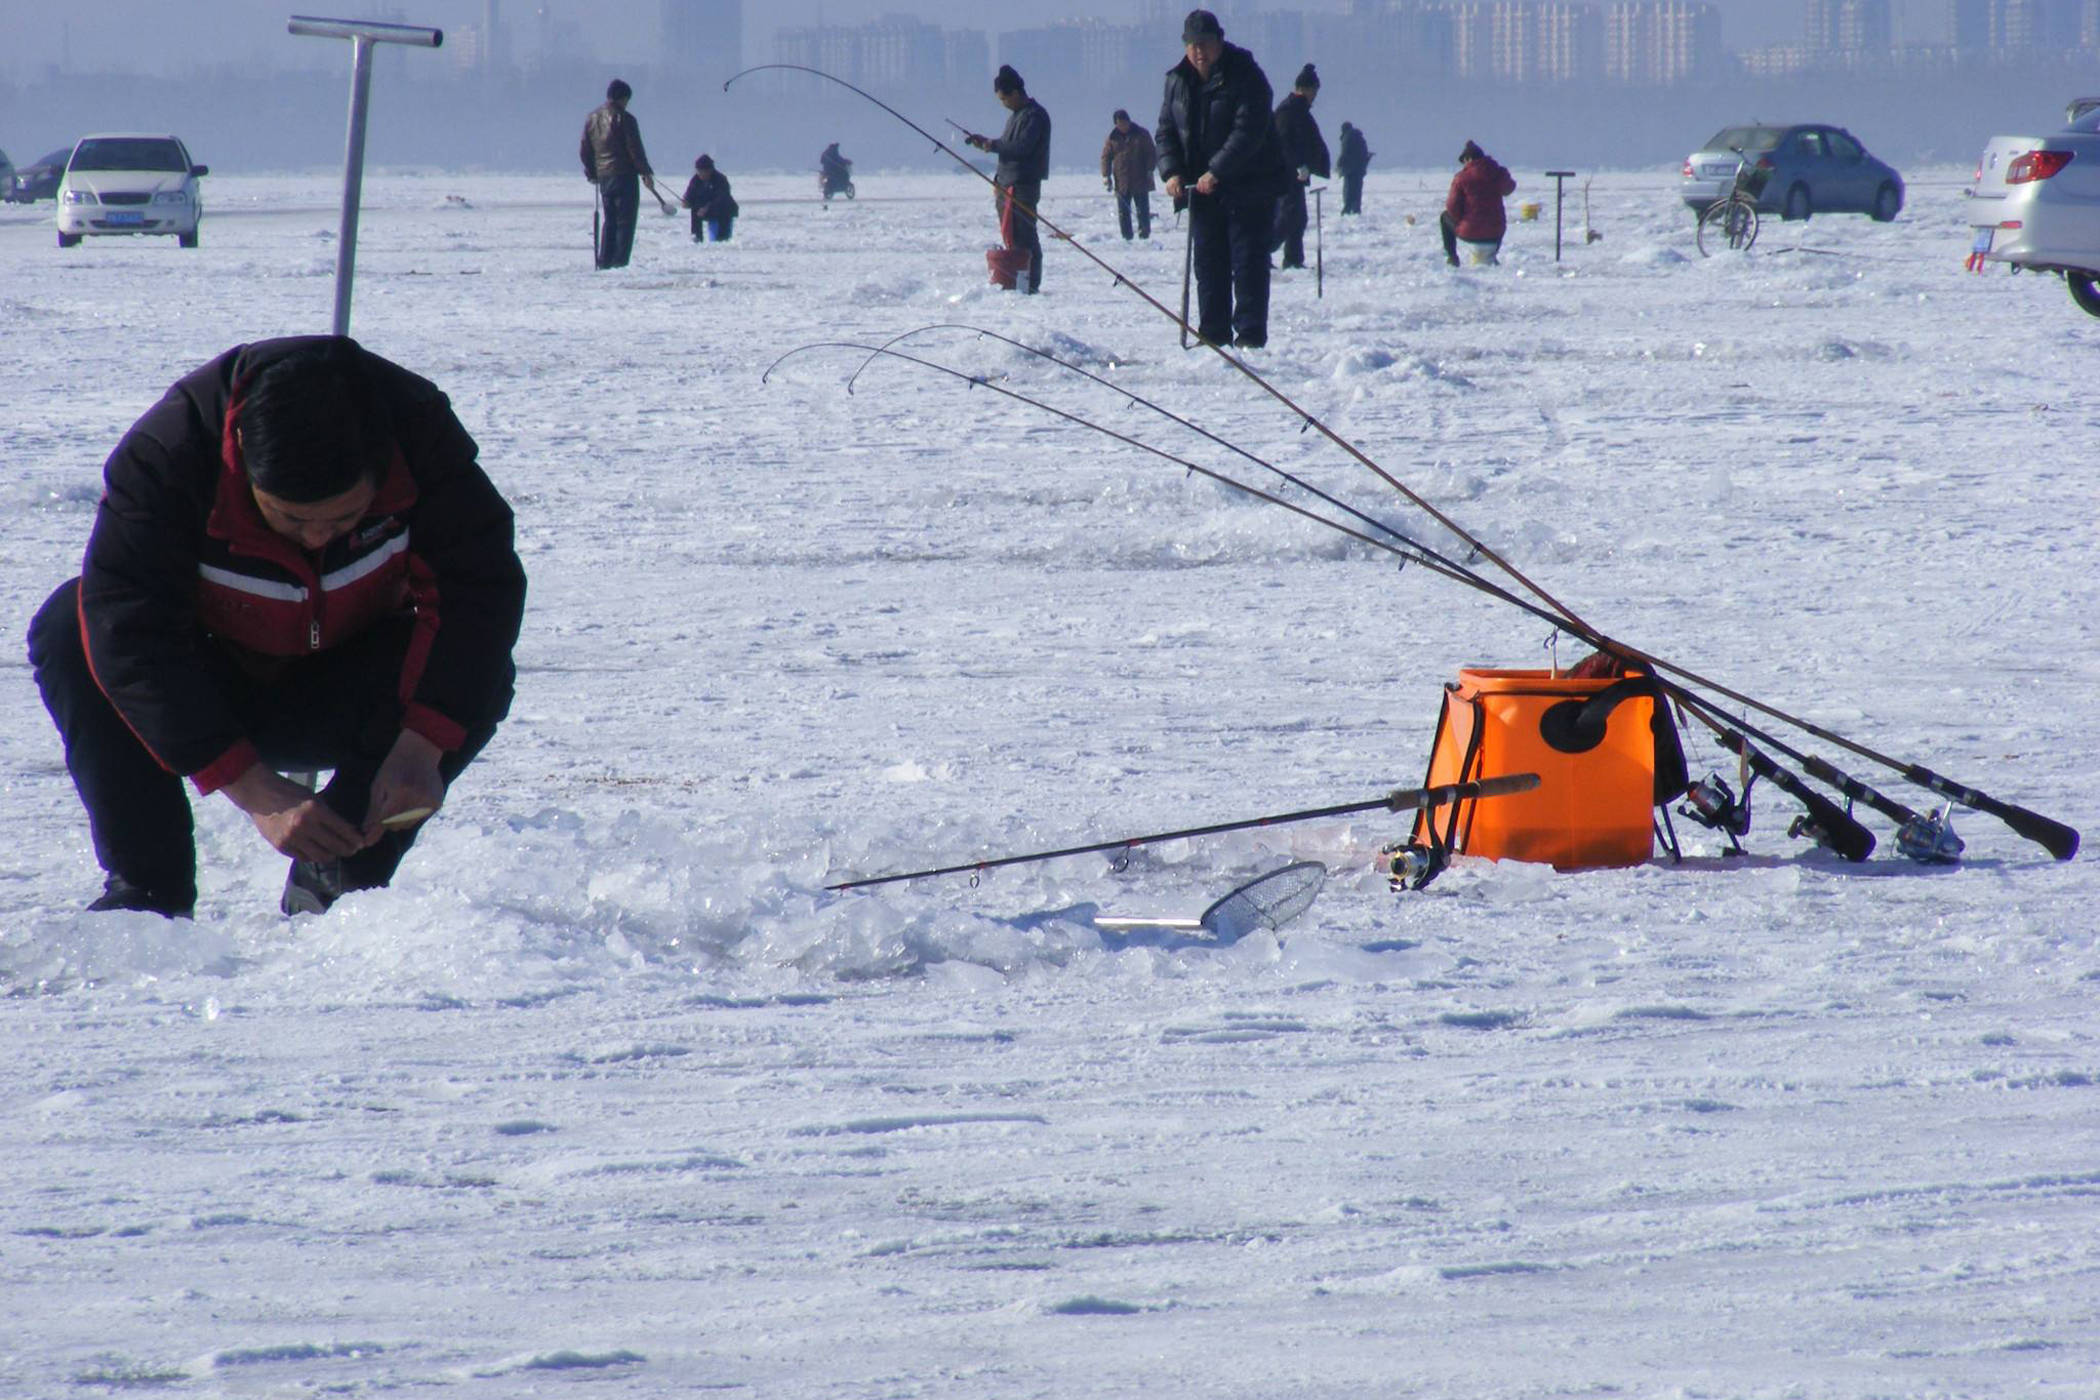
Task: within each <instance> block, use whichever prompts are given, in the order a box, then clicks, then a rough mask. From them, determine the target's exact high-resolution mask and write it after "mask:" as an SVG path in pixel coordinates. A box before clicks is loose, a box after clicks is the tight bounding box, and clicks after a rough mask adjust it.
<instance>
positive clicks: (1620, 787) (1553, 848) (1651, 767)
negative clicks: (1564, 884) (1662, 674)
mask: <svg viewBox="0 0 2100 1400" xmlns="http://www.w3.org/2000/svg"><path fill="white" fill-rule="evenodd" d="M1505 773H1537V774H1538V775H1539V785H1538V786H1537V787H1536V788H1533V789H1532V790H1531V791H1529V792H1522V793H1517V794H1515V795H1513V796H1509V797H1498V798H1496V799H1495V800H1494V801H1492V802H1482V801H1477V800H1476V801H1469V802H1458V803H1452V804H1447V805H1445V806H1442V807H1439V808H1436V809H1427V808H1425V809H1423V810H1422V811H1420V812H1418V813H1416V815H1415V831H1414V835H1415V840H1417V841H1420V842H1427V843H1430V844H1440V845H1442V846H1444V847H1446V848H1447V849H1449V850H1450V851H1451V852H1452V853H1454V854H1464V855H1475V856H1486V857H1488V858H1489V859H1491V860H1528V861H1539V862H1542V863H1545V864H1549V865H1551V866H1553V867H1554V868H1555V869H1557V870H1594V869H1598V868H1601V867H1606V866H1617V865H1639V864H1640V863H1641V862H1642V861H1645V860H1647V859H1648V857H1649V856H1650V855H1651V854H1652V853H1653V852H1654V849H1655V822H1654V817H1653V813H1652V810H1651V809H1653V808H1654V807H1655V806H1656V805H1657V804H1658V803H1664V802H1668V801H1670V800H1672V799H1674V798H1675V797H1676V796H1677V795H1678V794H1679V793H1681V792H1682V791H1683V790H1684V780H1685V773H1684V751H1683V749H1682V748H1681V747H1680V746H1679V744H1678V742H1677V727H1676V725H1675V724H1674V723H1673V722H1672V721H1671V719H1670V711H1669V707H1668V705H1667V704H1666V703H1664V701H1663V699H1662V692H1661V689H1660V687H1658V686H1657V684H1656V682H1655V680H1654V678H1653V677H1650V676H1646V675H1640V674H1633V675H1625V676H1602V677H1594V678H1593V677H1588V676H1576V675H1570V674H1568V673H1567V672H1564V671H1497V670H1488V669H1485V668H1480V669H1473V668H1469V669H1465V670H1461V671H1460V672H1459V673H1458V683H1457V684H1455V685H1446V686H1445V687H1444V709H1443V713H1442V714H1441V715H1439V716H1438V717H1437V726H1436V738H1435V739H1434V741H1432V743H1431V745H1430V751H1429V776H1428V777H1426V778H1424V779H1423V780H1422V781H1423V785H1424V786H1425V787H1433V786H1437V785H1440V784H1443V783H1457V782H1467V781H1470V780H1472V779H1475V778H1484V777H1488V778H1491V777H1499V776H1501V775H1502V774H1505Z"/></svg>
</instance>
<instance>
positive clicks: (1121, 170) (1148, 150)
mask: <svg viewBox="0 0 2100 1400" xmlns="http://www.w3.org/2000/svg"><path fill="white" fill-rule="evenodd" d="M1114 122H1115V124H1114V125H1113V126H1111V127H1110V128H1109V132H1108V139H1107V140H1105V141H1103V142H1102V143H1101V186H1102V188H1103V189H1106V190H1110V191H1113V192H1114V194H1115V196H1116V224H1117V226H1118V227H1119V228H1121V229H1122V230H1123V241H1124V242H1125V243H1128V242H1129V241H1130V212H1131V207H1132V206H1133V205H1135V206H1136V208H1137V236H1138V237H1139V238H1145V239H1149V238H1151V237H1152V167H1153V165H1155V164H1156V163H1157V162H1158V160H1159V150H1158V148H1157V147H1155V146H1154V145H1153V144H1152V133H1151V132H1149V131H1147V130H1145V128H1143V127H1141V126H1139V125H1138V124H1137V123H1136V122H1134V121H1132V120H1131V119H1130V113H1128V112H1126V111H1124V110H1123V109H1122V108H1120V107H1118V108H1117V109H1116V114H1115V117H1114Z"/></svg>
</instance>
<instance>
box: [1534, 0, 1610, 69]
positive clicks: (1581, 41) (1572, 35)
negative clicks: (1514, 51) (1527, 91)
mask: <svg viewBox="0 0 2100 1400" xmlns="http://www.w3.org/2000/svg"><path fill="white" fill-rule="evenodd" d="M1538 46H1539V57H1538V75H1539V77H1540V79H1541V80H1543V81H1545V82H1549V83H1586V82H1590V81H1592V80H1594V79H1595V78H1597V77H1598V76H1600V74H1601V73H1602V71H1603V67H1604V17H1603V15H1602V13H1601V12H1600V11H1599V10H1598V9H1597V7H1596V6H1595V5H1590V4H1582V3H1576V2H1575V0H1540V3H1539V7H1538Z"/></svg>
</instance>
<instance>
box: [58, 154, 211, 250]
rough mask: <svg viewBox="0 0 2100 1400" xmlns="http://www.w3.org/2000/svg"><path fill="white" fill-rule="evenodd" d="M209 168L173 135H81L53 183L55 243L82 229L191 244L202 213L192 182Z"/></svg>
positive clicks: (66, 243) (72, 239) (74, 238)
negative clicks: (149, 235) (172, 237)
mask: <svg viewBox="0 0 2100 1400" xmlns="http://www.w3.org/2000/svg"><path fill="white" fill-rule="evenodd" d="M210 173H211V171H210V167H208V166H203V165H194V164H192V163H191V161H190V153H189V150H188V148H187V147H185V146H184V145H183V144H182V142H180V141H178V140H177V139H176V138H174V137H173V136H148V135H138V134H130V133H126V134H117V135H103V136H83V137H81V138H80V141H79V143H78V144H76V145H75V146H74V147H73V154H72V156H71V157H70V158H68V159H67V161H66V173H65V177H64V178H63V179H61V180H60V181H59V182H58V246H59V247H61V248H71V247H73V246H74V245H75V244H77V243H79V242H80V240H81V239H83V238H86V237H88V236H90V235H101V234H108V233H171V234H173V235H175V239H176V241H177V242H178V243H180V244H181V245H182V246H183V247H185V248H194V247H196V246H197V224H198V222H199V221H200V220H201V219H202V218H203V217H204V202H203V201H202V200H201V199H200V198H199V197H198V194H197V181H199V180H200V179H202V178H203V177H204V176H206V175H208V174H210Z"/></svg>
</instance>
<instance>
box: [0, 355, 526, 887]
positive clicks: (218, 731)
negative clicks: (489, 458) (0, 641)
mask: <svg viewBox="0 0 2100 1400" xmlns="http://www.w3.org/2000/svg"><path fill="white" fill-rule="evenodd" d="M477 451H478V449H477V448H476V447H475V444H474V440H473V438H471V437H469V436H468V435H467V431H466V429H465V428H463V427H462V426H460V422H459V419H458V418H456V417H455V416H454V415H453V412H452V408H451V405H450V403H449V402H448V401H447V400H446V398H445V395H444V394H443V393H441V392H440V391H439V390H438V388H437V386H436V385H434V384H431V383H430V382H429V381H428V380H425V379H422V378H419V377H418V376H416V375H414V374H411V373H410V372H409V371H407V370H405V369H403V368H401V367H400V366H399V365H395V364H392V363H389V362H388V361H386V360H383V359H381V358H380V357H379V356H377V355H374V354H372V353H371V352H369V351H367V350H365V349H363V348H362V347H361V346H359V345H358V344H357V343H356V342H355V341H353V340H350V339H348V338H346V337H345V338H338V337H334V336H314V337H306V338H299V339H288V340H266V341H258V342H256V343H254V344H250V345H241V346H236V347H234V348H233V349H231V350H228V351H227V352H226V353H224V354H223V355H220V356H219V357H218V358H217V359H215V360H213V361H211V363H209V364H207V365H204V366H203V367H202V368H200V369H197V370H195V371H193V372H191V373H190V374H188V375H186V376H185V377H184V378H182V379H181V380H180V381H178V382H177V383H176V384H175V385H174V387H172V388H171V389H169V390H168V392H167V393H166V394H165V395H164V396H163V397H162V398H161V400H160V402H159V403H158V404H156V405H154V407H153V408H152V409H150V410H148V411H147V413H146V414H145V416H144V417H142V418H140V419H139V420H138V422H137V423H136V424H135V425H133V427H132V428H131V430H130V431H129V432H128V433H126V434H125V435H124V437H123V439H122V440H121V441H120V442H119V443H118V444H117V447H116V450H115V451H114V452H112V453H111V454H110V458H109V461H108V464H107V465H106V466H105V467H104V469H103V482H104V485H103V494H102V500H101V504H100V505H99V506H97V508H96V511H95V524H94V528H93V530H92V532H91V533H90V535H89V537H88V545H87V555H86V559H85V560H84V562H83V563H82V565H81V571H80V576H79V577H78V578H76V579H72V580H70V581H68V582H67V583H65V584H63V585H62V586H60V588H59V589H58V591H56V592H55V593H53V594H52V595H51V597H50V599H49V600H48V601H46V602H45V604H44V605H43V607H42V608H41V609H40V610H39V611H38V613H37V615H36V619H35V621H34V622H33V623H32V624H31V625H30V631H29V661H30V666H31V667H32V669H33V670H34V672H35V675H36V683H37V688H38V690H39V691H41V692H42V694H43V699H44V706H45V708H46V709H48V710H49V711H50V712H51V718H52V720H53V722H54V723H55V724H56V725H57V726H58V732H59V735H60V737H61V738H62V739H63V740H64V744H65V761H66V770H67V771H68V772H69V773H70V774H71V775H72V778H73V785H74V787H75V789H76V790H77V791H78V792H79V794H80V800H81V802H82V804H83V805H85V807H86V808H87V816H88V828H89V831H90V833H91V835H92V836H93V839H94V848H95V859H96V860H97V862H99V863H100V865H101V866H102V869H103V870H104V871H105V872H106V879H105V882H104V886H103V892H102V895H101V897H100V898H98V899H96V900H95V901H94V902H93V903H92V904H90V905H89V906H88V907H89V908H90V909H96V910H108V909H139V910H149V911H152V912H154V913H158V914H162V915H165V916H168V917H170V918H187V917H189V916H190V914H191V912H192V910H193V908H194V907H195V905H196V901H197V851H196V845H195V842H194V839H193V836H192V824H191V823H192V819H191V814H190V805H189V801H188V799H187V797H186V796H185V794H184V793H183V790H182V780H183V779H184V778H188V779H189V780H190V782H191V783H192V784H193V785H194V786H195V787H196V789H197V791H198V792H199V793H200V794H203V795H206V796H208V795H210V794H212V793H222V794H224V795H225V796H226V798H227V799H228V800H229V801H231V802H232V803H233V804H234V805H235V806H236V807H238V808H240V809H241V811H242V812H244V813H246V814H247V816H248V819H249V820H250V821H252V822H253V823H254V824H255V828H256V830H257V831H258V832H260V833H261V834H262V837H263V839H264V840H265V841H267V842H269V843H270V845H271V846H273V847H275V848H276V849H277V850H278V851H280V852H282V853H283V854H285V855H287V856H290V857H292V867H291V872H290V875H289V878H288V879H287V880H286V883H285V890H284V897H283V900H282V903H281V907H282V908H283V909H284V912H285V913H287V914H292V913H318V912H320V911H321V910H324V909H326V908H327V907H328V905H329V904H331V903H333V902H334V900H335V898H336V897H337V896H338V895H339V894H341V893H342V892H344V891H346V890H356V889H367V888H371V887H374V886H379V885H384V884H386V883H388V882H389V881H390V880H391V879H392V878H393V875H394V871H395V868H396V867H397V866H398V865H400V863H401V858H402V856H404V855H405V854H406V853H407V852H408V848H409V846H410V845H411V844H412V843H413V842H414V841H415V838H416V830H417V824H418V823H419V822H420V821H421V820H423V819H424V818H426V817H427V816H428V815H429V814H430V813H432V812H434V811H436V810H437V809H438V808H440V807H442V806H443V805H444V802H445V796H446V791H447V789H448V787H449V785H450V784H451V783H452V782H453V781H455V780H456V779H457V778H458V777H459V775H460V773H461V771H462V770H463V769H465V768H466V766H467V764H468V763H469V762H471V761H472V760H473V758H474V756H475V755H476V754H477V753H479V752H480V751H481V748H482V746H483V745H485V744H486V743H488V741H489V739H490V737H491V736H492V735H493V734H494V733H495V732H496V726H497V724H498V723H499V722H501V721H502V719H503V718H504V716H505V715H506V714H508V713H509V710H510V700H511V686H512V680H513V676H514V674H515V672H514V670H513V667H512V663H511V649H512V647H513V646H514V645H515V644H516V642H517V637H518V627H519V622H520V619H521V617H522V615H523V612H524V607H525V570H524V568H523V566H522V565H521V564H520V563H519V562H518V556H517V552H516V550H515V549H514V548H513V547H512V527H511V510H510V506H509V505H508V504H506V503H505V501H504V499H503V497H502V496H500V495H499V494H497V491H496V488H495V487H494V486H493V485H492V484H491V483H490V481H489V479H488V477H487V476H486V475H485V474H484V473H483V472H482V470H481V467H480V465H479V464H478V463H477V461H476V460H475V459H476V456H477ZM322 769H333V770H334V777H333V778H332V779H331V780H330V781H329V783H328V785H327V786H326V787H324V788H323V789H322V790H321V791H320V792H318V793H315V792H312V791H310V790H308V789H307V788H305V787H304V786H302V785H300V784H298V783H295V782H292V781H291V780H289V779H287V778H284V777H281V776H280V775H279V774H280V770H291V771H313V772H318V771H320V770H322Z"/></svg>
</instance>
